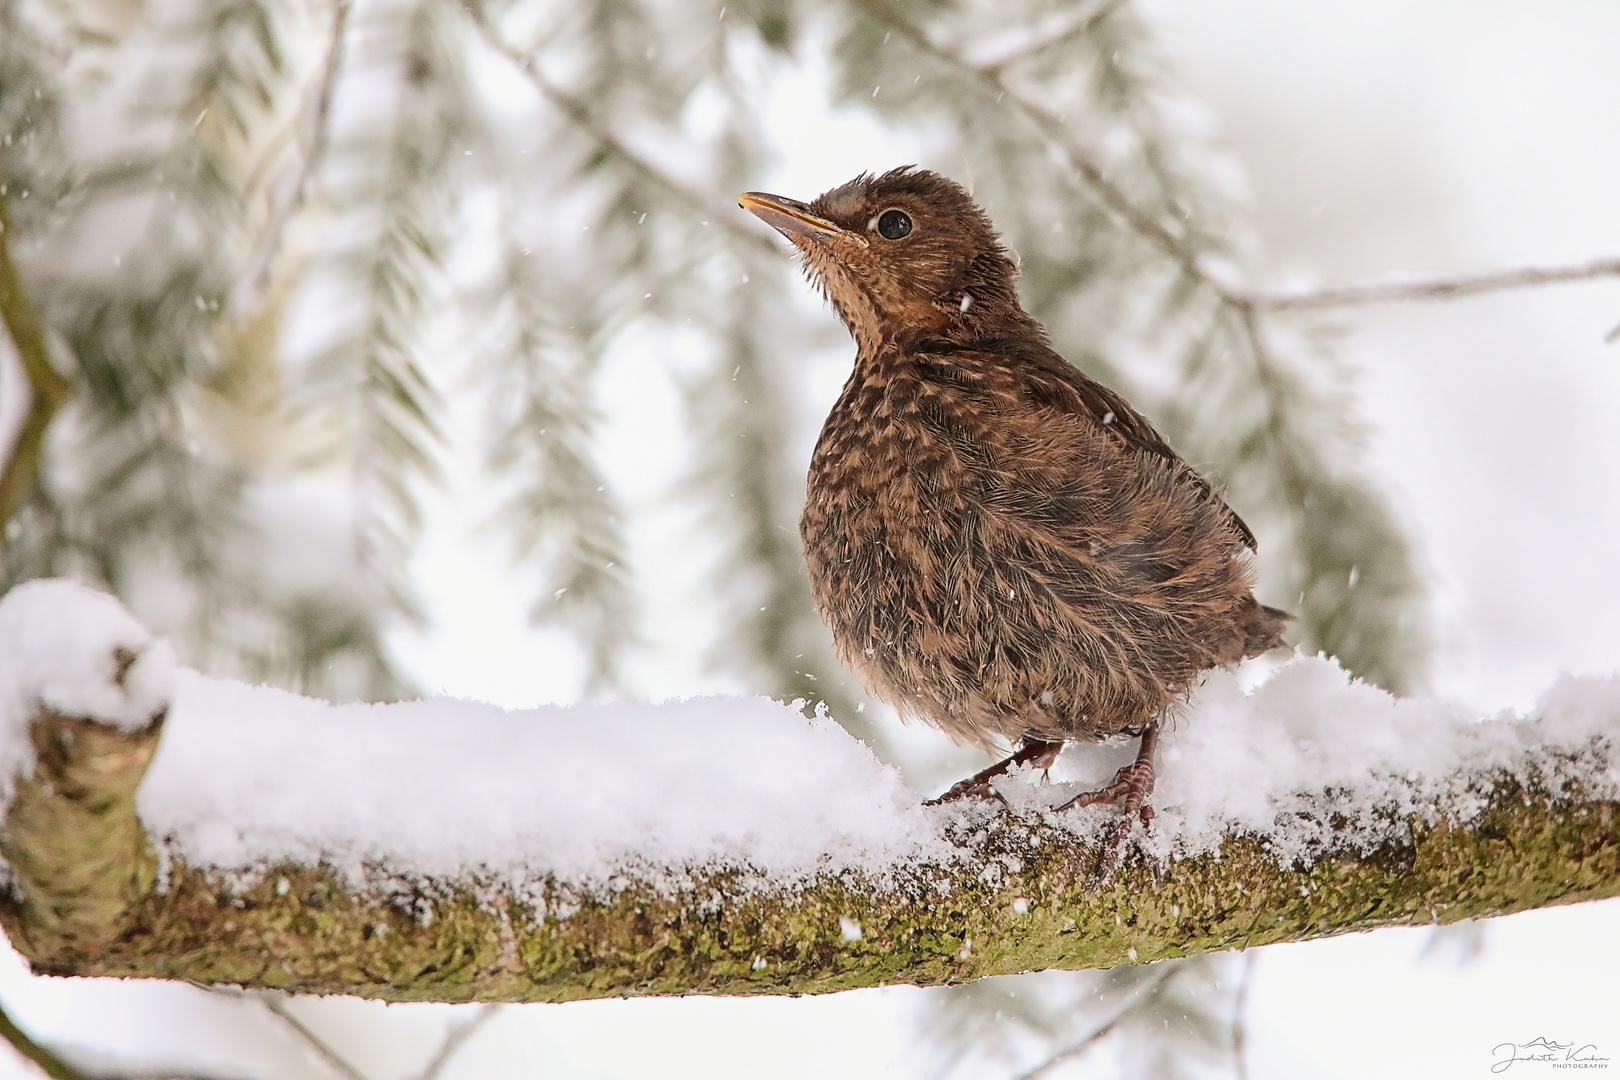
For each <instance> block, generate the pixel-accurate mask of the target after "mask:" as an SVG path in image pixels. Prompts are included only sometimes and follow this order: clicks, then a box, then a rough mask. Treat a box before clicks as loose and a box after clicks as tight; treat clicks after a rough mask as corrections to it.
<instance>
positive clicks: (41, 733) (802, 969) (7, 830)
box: [0, 709, 1620, 1001]
mask: <svg viewBox="0 0 1620 1080" xmlns="http://www.w3.org/2000/svg"><path fill="white" fill-rule="evenodd" d="M162 726H163V725H162V722H161V719H154V721H153V722H152V723H151V724H149V725H148V726H147V727H145V728H142V729H139V730H136V731H133V732H127V733H126V732H125V731H122V730H120V729H118V728H116V727H113V726H110V725H106V724H100V723H97V722H95V721H91V720H85V719H78V718H70V717H65V716H61V715H58V714H56V713H53V712H51V711H50V710H46V709H40V710H38V711H37V712H36V714H35V716H34V718H33V720H32V721H31V723H30V725H29V728H28V730H29V732H30V735H31V739H32V743H33V746H34V751H35V758H36V762H37V763H36V765H35V766H34V769H33V772H32V774H31V775H29V776H27V777H22V778H19V779H18V781H17V783H16V787H15V794H14V795H13V797H12V800H11V802H10V804H9V806H8V807H6V810H5V817H4V825H3V829H0V855H3V856H4V858H5V860H6V863H7V864H8V865H9V867H10V870H11V874H12V879H13V888H12V890H11V891H9V892H8V893H7V894H6V895H5V896H3V897H0V924H3V925H4V927H5V930H6V933H7V934H8V935H9V936H10V939H11V941H12V943H13V944H14V945H15V946H16V948H17V949H18V950H19V951H21V952H22V953H23V954H24V955H25V956H27V957H28V959H29V961H30V963H31V964H32V965H33V967H34V970H35V971H38V972H43V973H49V974H58V975H96V976H123V977H145V978H170V979H187V980H190V981H193V982H197V983H201V984H205V985H207V984H219V983H231V984H237V985H240V986H244V987H249V988H266V989H277V990H285V991H292V992H313V993H344V994H355V995H359V996H363V997H373V998H381V999H385V1000H392V1001H399V1000H442V1001H470V1000H484V1001H495V1000H522V1001H566V1000H573V999H580V998H601V997H618V996H626V995H655V994H690V993H703V994H798V993H821V992H827V991H834V990H845V989H850V988H854V987H862V986H878V985H885V984H889V983H913V984H919V985H930V984H937V983H954V982H963V981H967V980H971V979H977V978H980V977H983V976H986V975H997V974H1007V973H1011V972H1018V971H1027V970H1032V969H1039V968H1069V969H1079V968H1095V967H1109V966H1114V965H1117V964H1122V963H1128V962H1145V961H1150V960H1157V959H1163V958H1168V957H1181V956H1189V955H1194V954H1198V953H1205V952H1212V951H1219V950H1226V949H1232V948H1241V947H1248V946H1253V945H1263V944H1269V943H1272V942H1278V941H1297V940H1302V939H1307V938H1315V937H1323V936H1328V935H1333V934H1341V933H1347V932H1351V931H1360V930H1367V929H1371V928H1373V927H1378V926H1396V925H1402V926H1404V925H1414V924H1427V923H1434V922H1441V923H1451V922H1455V921H1457V920H1459V919H1464V918H1480V917H1486V916H1491V915H1499V914H1505V913H1508V912H1513V911H1521V910H1525V909H1527V908H1534V907H1542V906H1548V905H1552V904H1563V903H1574V902H1577V901H1582V900H1594V899H1600V898H1605V897H1609V896H1615V895H1620V814H1616V813H1615V810H1616V804H1615V803H1614V802H1612V801H1604V800H1600V799H1596V798H1590V797H1585V796H1582V795H1581V794H1580V793H1579V792H1576V793H1575V794H1574V795H1573V796H1566V797H1553V796H1549V795H1548V794H1547V793H1546V792H1543V791H1541V790H1538V789H1537V788H1536V787H1535V786H1534V785H1532V786H1530V787H1525V786H1522V785H1521V784H1520V783H1519V782H1517V781H1514V780H1512V779H1510V778H1508V777H1507V776H1505V775H1497V774H1490V775H1458V776H1456V777H1454V789H1456V786H1457V785H1473V789H1475V790H1480V791H1482V792H1484V793H1486V794H1485V796H1484V799H1485V802H1484V808H1483V809H1482V810H1481V811H1480V812H1479V813H1478V814H1476V815H1475V816H1473V817H1471V818H1469V819H1468V820H1467V821H1459V820H1452V819H1449V818H1444V817H1441V818H1435V819H1431V820H1433V821H1434V823H1433V824H1428V825H1425V824H1423V823H1422V822H1423V815H1422V813H1421V810H1420V811H1419V812H1418V813H1416V814H1415V815H1414V817H1413V818H1411V819H1410V821H1409V825H1410V834H1409V835H1410V838H1409V840H1405V841H1402V842H1390V843H1387V844H1385V845H1384V846H1383V847H1382V848H1380V849H1378V850H1376V851H1373V852H1371V853H1368V854H1360V853H1357V852H1354V851H1345V850H1339V851H1330V852H1329V853H1327V854H1325V855H1324V856H1323V857H1321V858H1320V859H1318V860H1317V861H1316V862H1314V863H1313V864H1312V865H1310V866H1308V867H1296V866H1290V865H1282V864H1280V863H1279V862H1278V860H1277V859H1276V858H1275V857H1274V856H1272V855H1271V854H1269V853H1268V851H1267V850H1266V848H1265V846H1264V844H1263V843H1262V842H1261V841H1260V840H1258V839H1257V838H1256V837H1253V836H1248V835H1230V836H1228V837H1226V839H1225V841H1224V842H1223V844H1222V845H1221V847H1220V848H1219V850H1218V851H1217V852H1215V853H1213V854H1208V855H1201V856H1197V857H1193V858H1186V859H1182V860H1180V861H1176V862H1172V863H1169V864H1166V865H1159V866H1153V865H1144V864H1140V863H1138V864H1135V865H1131V866H1128V867H1127V868H1126V869H1125V870H1123V871H1121V872H1120V873H1119V874H1117V875H1116V876H1115V878H1114V879H1113V880H1112V881H1110V882H1109V883H1108V885H1107V887H1106V888H1103V889H1101V890H1093V889H1092V888H1091V887H1090V886H1089V884H1088V882H1089V878H1090V875H1091V874H1092V872H1093V870H1094V868H1095V866H1096V865H1097V859H1098V854H1099V853H1098V851H1097V850H1096V848H1095V847H1094V846H1092V845H1091V844H1089V843H1086V842H1080V841H1076V840H1075V839H1074V834H1073V833H1071V832H1068V831H1065V830H1062V829H1059V828H1055V827H1052V826H1051V825H1050V824H1048V823H1043V821H1041V820H1039V819H1036V820H1031V819H1028V818H1025V819H1021V820H1020V819H1015V818H1013V817H1012V815H1011V814H1010V813H1008V812H1005V811H1003V812H1002V813H1001V815H1000V816H999V817H998V818H995V819H994V820H992V821H990V822H989V823H988V824H987V825H986V826H985V828H984V829H983V830H982V831H980V832H979V833H978V834H977V836H976V838H974V839H973V840H971V841H969V840H963V841H961V842H960V843H961V844H964V845H966V846H965V847H963V849H962V852H961V854H962V858H960V859H958V860H955V861H946V862H921V861H919V862H912V863H907V864H903V865H896V866H894V867H892V869H891V873H890V875H889V876H888V878H887V879H886V880H877V879H874V878H873V877H872V876H870V875H868V874H865V873H862V872H860V871H856V870H854V869H850V868H844V867H839V866H831V867H828V868H827V869H826V870H825V871H824V872H823V873H821V874H820V875H819V876H817V877H815V878H813V879H812V880H810V881H808V882H805V883H802V884H795V885H792V886H787V885H773V884H771V883H769V882H768V881H767V882H766V883H765V884H763V885H762V884H760V883H759V881H758V879H750V878H748V877H747V876H746V875H745V874H744V873H743V872H741V871H738V870H724V871H713V872H693V873H690V874H687V873H683V872H682V871H681V870H680V868H674V867H657V866H653V867H641V868H639V869H637V868H626V869H625V870H624V872H623V873H622V875H620V876H618V877H617V878H615V881H614V885H613V887H612V888H611V889H608V890H604V891H593V890H591V889H588V888H583V887H578V886H572V885H569V884H567V883H564V882H559V881H557V880H555V879H554V878H549V877H548V878H544V879H543V880H539V881H533V882H529V883H527V884H525V885H523V886H522V887H521V888H519V887H514V886H512V885H510V884H507V883H503V882H502V881H500V880H495V879H492V878H490V877H489V876H487V875H485V876H480V875H472V876H468V877H464V878H460V879H432V880H429V879H424V878H422V877H421V876H419V875H413V874H410V873H406V872H404V871H402V870H400V869H399V868H397V867H390V866H389V865H387V864H386V861H385V860H380V861H374V862H372V863H371V864H369V865H368V866H367V867H366V870H365V873H364V874H363V875H361V877H362V878H363V880H355V878H354V875H353V874H352V873H345V872H344V871H342V870H340V869H337V868H335V867H334V865H332V861H333V860H331V859H328V860H326V861H322V862H318V863H316V864H314V865H305V864H293V863H285V864H280V865H275V866H268V867H263V868H261V869H260V870H259V871H257V872H250V873H243V872H241V871H239V870H238V871H222V870H213V869H209V868H206V867H198V866H189V865H186V864H185V862H184V861H183V858H181V857H180V853H179V852H177V851H175V850H173V849H172V848H171V849H166V851H165V854H166V855H167V856H168V862H167V866H166V873H165V874H164V875H163V877H162V878H161V879H160V878H159V876H158V874H157V873H156V867H157V860H156V859H155V857H154V849H153V845H152V843H151V841H150V839H149V838H148V837H147V836H146V835H145V833H144V832H143V831H142V828H141V826H140V823H139V820H138V817H137V815H136V812H135V804H134V793H135V789H136V785H137V783H138V781H139V780H140V778H141V774H142V773H143V772H144V771H145V768H146V764H147V762H148V761H149V760H150V758H151V755H152V752H153V751H154V750H155V748H156V746H157V743H158V738H159V733H160V732H161V730H162ZM1607 755H1608V747H1607V744H1606V743H1601V742H1594V743H1593V744H1592V745H1591V746H1590V747H1589V748H1588V749H1587V750H1585V751H1583V752H1582V753H1581V754H1578V755H1576V756H1575V759H1574V760H1572V762H1571V765H1572V767H1575V768H1584V769H1587V770H1591V769H1596V770H1597V772H1595V773H1589V774H1591V775H1600V774H1601V772H1602V769H1604V768H1607V767H1608V758H1607ZM381 812H386V811H385V810H384V811H381ZM1326 824H1330V823H1326Z"/></svg>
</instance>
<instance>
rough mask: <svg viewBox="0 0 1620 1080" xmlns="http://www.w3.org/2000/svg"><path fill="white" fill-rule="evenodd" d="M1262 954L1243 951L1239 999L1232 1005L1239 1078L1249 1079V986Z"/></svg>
mask: <svg viewBox="0 0 1620 1080" xmlns="http://www.w3.org/2000/svg"><path fill="white" fill-rule="evenodd" d="M1259 957H1260V954H1259V952H1258V951H1256V950H1254V949H1245V950H1244V951H1243V974H1242V975H1241V976H1239V978H1238V989H1237V1000H1236V1001H1235V1002H1233V1005H1232V1064H1233V1069H1234V1071H1235V1072H1236V1073H1237V1080H1249V1053H1248V1051H1249V1022H1248V1015H1247V1014H1248V1010H1249V986H1250V984H1252V983H1253V982H1254V964H1255V961H1256V960H1258V959H1259Z"/></svg>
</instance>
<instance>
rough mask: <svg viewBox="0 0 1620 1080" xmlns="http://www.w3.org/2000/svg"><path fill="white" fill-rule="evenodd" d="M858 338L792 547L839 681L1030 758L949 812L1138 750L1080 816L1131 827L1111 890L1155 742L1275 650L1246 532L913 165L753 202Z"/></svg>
mask: <svg viewBox="0 0 1620 1080" xmlns="http://www.w3.org/2000/svg"><path fill="white" fill-rule="evenodd" d="M739 204H740V205H741V206H742V207H743V208H744V209H746V210H748V211H750V212H751V213H753V214H754V215H755V216H757V217H759V218H760V219H761V220H763V221H764V222H765V223H766V224H768V225H770V226H772V227H773V228H775V229H777V230H778V231H780V232H781V233H782V234H783V235H784V236H786V237H787V238H788V239H789V240H790V241H792V242H793V245H794V247H796V248H798V250H799V253H800V254H801V256H802V257H803V261H804V268H805V272H806V274H807V275H808V276H809V277H810V278H811V280H812V281H813V282H815V284H817V285H819V286H820V288H821V290H822V291H823V292H824V293H825V294H826V296H827V298H828V299H829V300H830V301H831V302H832V306H833V308H834V310H836V311H837V313H838V315H839V317H840V318H842V319H843V321H844V324H845V325H846V326H848V327H849V332H850V334H851V335H852V336H853V337H854V339H855V343H856V345H857V348H858V353H857V356H856V360H855V369H854V373H853V374H852V375H851V376H850V378H849V381H848V383H846V384H845V386H844V390H843V393H842V394H841V395H840V396H839V398H838V403H837V404H836V405H834V406H833V410H832V413H831V414H830V415H829V416H828V417H827V422H826V425H825V426H824V427H823V428H822V431H821V438H820V440H819V441H818V442H817V444H816V449H815V455H814V457H813V458H812V460H811V464H810V476H809V490H808V493H807V500H806V504H805V509H804V517H803V520H802V521H801V523H800V532H801V534H802V537H803V540H804V553H805V559H806V562H807V563H808V565H809V569H810V587H811V591H812V593H813V594H814V596H815V601H816V607H817V609H818V610H819V612H820V614H821V617H822V619H824V620H825V621H826V623H827V625H828V626H829V627H831V629H832V634H833V641H834V643H835V645H836V647H837V650H838V654H839V656H840V658H841V659H842V660H843V661H844V663H846V664H847V665H849V667H851V668H852V669H854V671H855V672H856V673H857V674H859V675H860V676H861V678H862V679H863V680H864V681H865V683H866V685H867V687H868V688H869V689H870V690H871V692H872V693H873V694H875V695H876V696H877V697H880V698H882V699H883V700H885V701H888V702H890V703H891V704H893V705H894V706H895V707H896V708H897V709H899V710H900V711H901V713H902V714H903V715H910V716H916V717H920V718H921V719H923V720H926V721H927V722H928V723H931V724H934V725H935V726H937V727H939V728H941V729H943V730H944V731H945V732H946V733H947V734H949V735H950V736H951V737H952V738H954V739H956V740H957V741H958V742H965V743H973V744H977V745H979V746H981V747H984V748H985V749H987V750H990V749H992V748H993V747H994V745H995V742H996V740H997V739H1004V740H1008V741H1010V742H1011V743H1012V744H1013V745H1014V746H1016V747H1018V749H1017V752H1016V753H1014V754H1013V755H1012V756H1011V757H1009V758H1007V759H1006V760H1004V761H1001V762H999V763H998V764H996V765H993V766H991V767H990V768H988V769H986V770H984V771H983V772H981V773H979V774H978V775H976V776H974V777H970V778H969V779H967V780H964V781H962V782H961V783H959V784H957V785H956V786H955V787H953V788H952V789H951V790H950V791H948V792H946V793H945V795H943V796H942V797H941V799H952V798H960V797H963V796H968V795H979V796H985V795H988V794H989V793H990V787H989V780H990V779H991V778H992V777H994V776H996V775H999V774H1000V773H1003V772H1005V771H1007V769H1009V768H1011V767H1012V766H1014V765H1019V764H1025V763H1028V764H1032V765H1034V766H1036V767H1042V768H1044V767H1046V766H1048V765H1050V764H1051V763H1052V761H1053V760H1055V759H1056V757H1057V754H1058V751H1059V750H1061V749H1062V746H1063V743H1064V742H1065V741H1067V740H1070V739H1078V740H1088V741H1095V740H1101V739H1106V738H1109V737H1111V736H1116V735H1122V734H1123V735H1140V736H1141V738H1142V742H1141V747H1140V751H1139V753H1138V755H1137V758H1136V761H1135V763H1134V764H1132V765H1130V766H1127V767H1126V768H1124V769H1121V770H1120V772H1119V774H1118V775H1117V776H1116V777H1115V778H1114V781H1113V783H1111V784H1109V785H1108V786H1107V787H1106V788H1103V789H1102V790H1101V791H1097V792H1092V793H1089V794H1087V795H1083V796H1079V797H1077V798H1076V799H1075V800H1073V801H1072V802H1073V803H1077V804H1086V803H1096V802H1112V803H1118V804H1120V805H1121V807H1122V808H1123V815H1122V816H1121V818H1120V819H1119V821H1118V823H1117V824H1116V826H1115V827H1114V831H1113V835H1112V836H1111V838H1110V841H1109V843H1108V845H1107V848H1106V852H1105V855H1104V861H1103V865H1102V867H1101V869H1100V874H1101V876H1103V877H1106V876H1107V875H1108V874H1110V873H1111V872H1112V871H1113V869H1114V866H1115V865H1116V863H1117V861H1118V858H1119V852H1120V849H1121V846H1122V843H1123V840H1124V838H1125V836H1126V834H1127V832H1128V830H1129V828H1130V825H1131V822H1132V820H1133V819H1134V818H1136V817H1138V816H1140V817H1141V819H1142V820H1143V821H1144V822H1146V821H1147V820H1148V819H1149V818H1150V817H1151V815H1152V811H1151V810H1150V809H1149V808H1148V807H1147V806H1146V805H1145V800H1146V799H1147V796H1148V795H1149V794H1150V793H1151V792H1152V790H1153V754H1154V748H1155V745H1156V743H1157V739H1158V725H1159V722H1160V719H1161V718H1162V717H1163V715H1164V714H1165V711H1166V710H1167V709H1168V708H1169V706H1170V705H1171V704H1172V703H1174V702H1175V701H1176V700H1177V699H1179V698H1181V697H1182V696H1183V695H1184V694H1186V693H1187V691H1188V690H1189V689H1191V687H1192V686H1193V684H1194V682H1195V681H1196V680H1197V679H1198V677H1199V674H1200V673H1201V672H1203V671H1204V670H1206V669H1208V668H1211V667H1216V666H1219V665H1229V664H1235V663H1237V662H1238V661H1240V660H1242V659H1244V658H1245V657H1250V656H1257V655H1259V654H1260V653H1262V652H1265V651H1266V650H1267V649H1271V648H1274V647H1276V646H1278V645H1280V644H1282V638H1281V633H1282V630H1283V626H1284V624H1285V623H1286V622H1287V621H1288V619H1289V618H1290V616H1289V615H1287V614H1286V613H1285V612H1282V611H1279V610H1277V609H1276V608H1270V607H1265V606H1263V605H1261V604H1259V603H1258V602H1256V600H1255V598H1254V595H1253V592H1252V588H1253V583H1254V576H1253V570H1252V567H1251V552H1253V550H1254V547H1255V540H1254V534H1253V533H1251V532H1250V531H1249V527H1248V526H1247V525H1245V524H1244V523H1243V521H1242V519H1240V518H1239V517H1238V516H1237V514H1235V513H1233V512H1232V510H1231V509H1230V508H1229V507H1228V506H1227V505H1226V504H1225V503H1224V502H1222V501H1221V499H1220V497H1219V496H1217V495H1216V494H1215V493H1214V491H1213V490H1211V488H1210V485H1209V483H1208V481H1206V480H1205V479H1204V478H1203V477H1201V476H1199V475H1198V473H1196V472H1195V471H1193V469H1192V468H1191V467H1190V466H1189V465H1188V464H1187V463H1186V462H1184V461H1182V460H1181V458H1180V457H1178V456H1177V455H1176V453H1175V451H1173V450H1172V449H1170V447H1169V446H1168V445H1167V444H1166V443H1165V441H1164V439H1163V438H1162V437H1160V435H1159V433H1158V432H1157V431H1155V430H1154V429H1153V426H1152V425H1151V424H1149V423H1148V422H1147V420H1146V419H1144V418H1143V417H1142V415H1141V414H1140V413H1138V412H1137V411H1136V410H1135V409H1133V408H1131V406H1130V405H1129V404H1127V403H1126V401H1125V399H1124V398H1122V397H1120V396H1119V395H1118V394H1116V393H1114V392H1113V391H1112V390H1110V389H1108V388H1107V387H1105V386H1103V385H1101V384H1099V383H1097V382H1095V381H1093V380H1092V379H1089V378H1087V377H1086V376H1085V375H1083V374H1081V373H1080V372H1079V371H1078V370H1076V369H1075V368H1074V367H1072V366H1071V365H1070V364H1069V363H1068V362H1067V361H1065V360H1064V359H1063V357H1061V356H1059V355H1058V354H1057V353H1056V352H1054V351H1053V350H1052V347H1051V345H1050V344H1049V342H1048V339H1047V336H1046V331H1045V330H1044V329H1043V328H1042V326H1041V325H1040V323H1038V322H1036V321H1035V320H1034V319H1033V318H1031V317H1030V316H1029V315H1028V314H1026V313H1025V311H1024V310H1023V308H1022V307H1021V306H1020V304H1019V302H1018V294H1017V292H1016V291H1015V288H1014V278H1015V276H1016V275H1017V268H1016V266H1015V265H1014V263H1013V261H1012V259H1011V258H1010V257H1009V256H1008V254H1007V251H1006V249H1005V248H1004V247H1003V246H1002V245H1001V242H1000V241H999V239H998V238H997V235H996V232H995V229H994V228H993V226H992V225H991V223H990V219H989V218H988V217H987V216H986V215H985V213H984V211H982V210H980V209H979V207H978V206H976V205H975V204H974V202H973V200H972V198H971V197H970V196H969V195H968V193H967V192H966V191H964V190H963V189H962V188H961V187H960V186H958V185H957V184H955V183H953V182H952V181H950V180H948V179H946V178H945V177H942V176H939V175H938V174H936V173H932V172H927V171H924V170H920V169H917V168H915V167H907V168H901V169H896V170H894V171H892V172H888V173H884V174H883V175H881V176H876V177H874V176H870V175H863V176H860V177H857V178H856V179H854V180H851V181H850V182H849V183H847V184H844V185H843V186H841V187H837V188H834V189H833V190H831V191H829V192H827V193H826V194H824V195H822V196H820V197H819V198H817V199H816V200H815V201H814V202H812V203H810V204H808V205H806V204H804V203H801V202H796V201H794V200H792V199H785V198H782V197H781V196H778V195H767V194H764V193H762V192H753V191H751V192H747V193H745V194H743V195H742V196H740V197H739Z"/></svg>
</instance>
